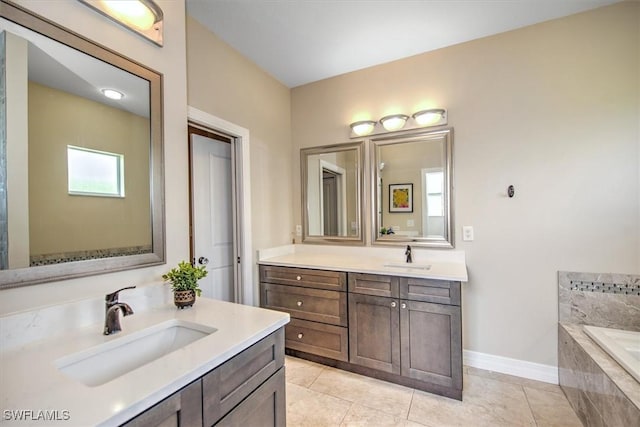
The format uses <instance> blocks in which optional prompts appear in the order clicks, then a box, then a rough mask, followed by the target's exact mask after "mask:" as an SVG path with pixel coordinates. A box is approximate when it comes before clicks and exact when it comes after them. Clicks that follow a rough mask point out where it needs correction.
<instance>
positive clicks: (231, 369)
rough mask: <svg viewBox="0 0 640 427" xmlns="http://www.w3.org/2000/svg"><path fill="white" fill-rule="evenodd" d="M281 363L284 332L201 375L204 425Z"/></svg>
mask: <svg viewBox="0 0 640 427" xmlns="http://www.w3.org/2000/svg"><path fill="white" fill-rule="evenodd" d="M282 366H284V332H283V330H282V329H279V330H278V331H276V332H274V333H273V334H271V335H269V336H268V337H266V338H264V339H263V340H261V341H259V342H257V343H256V344H254V345H252V346H251V347H249V348H248V349H246V350H244V351H243V352H242V353H240V354H238V355H237V356H235V357H233V358H232V359H229V360H228V361H227V362H225V363H224V364H222V365H220V366H218V367H217V368H215V369H214V370H213V371H211V372H210V373H208V374H207V375H205V376H204V377H203V378H202V396H203V400H202V411H203V419H204V424H205V425H208V426H210V425H213V424H214V423H215V422H217V421H218V420H219V419H220V418H222V417H223V416H224V415H225V414H227V413H228V412H229V411H231V410H232V409H233V408H234V407H235V406H236V405H238V404H239V403H240V402H241V401H242V400H244V398H245V397H247V396H248V395H249V394H250V393H251V392H253V390H255V389H256V388H257V387H258V386H259V385H260V384H262V383H263V382H264V381H266V380H267V379H268V378H269V377H270V376H271V375H273V374H274V373H275V372H276V371H277V370H278V369H280V368H281V367H282Z"/></svg>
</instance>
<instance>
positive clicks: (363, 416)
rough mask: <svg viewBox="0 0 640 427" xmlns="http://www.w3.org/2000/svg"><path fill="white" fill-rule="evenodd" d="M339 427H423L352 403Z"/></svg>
mask: <svg viewBox="0 0 640 427" xmlns="http://www.w3.org/2000/svg"><path fill="white" fill-rule="evenodd" d="M340 426H341V427H424V425H423V424H418V423H415V422H413V421H409V420H406V419H404V418H399V417H394V416H393V415H390V414H387V413H385V412H381V411H378V410H375V409H372V408H369V407H366V406H364V405H359V404H357V403H354V404H353V405H351V409H349V412H347V415H346V416H345V417H344V420H343V421H342V424H340Z"/></svg>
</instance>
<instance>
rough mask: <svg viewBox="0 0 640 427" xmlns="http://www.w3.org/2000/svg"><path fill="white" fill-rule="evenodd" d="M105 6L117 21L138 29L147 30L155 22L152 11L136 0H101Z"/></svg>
mask: <svg viewBox="0 0 640 427" xmlns="http://www.w3.org/2000/svg"><path fill="white" fill-rule="evenodd" d="M102 3H103V4H104V5H105V7H106V8H107V9H108V10H109V11H110V12H111V14H112V16H114V17H115V18H116V19H118V20H119V21H121V22H123V23H125V24H127V25H129V26H132V27H135V28H137V29H139V30H148V29H150V28H151V27H152V26H153V24H155V22H156V16H155V14H154V13H153V11H152V10H151V9H150V8H149V7H148V6H147V5H146V4H144V3H142V2H141V1H138V0H102Z"/></svg>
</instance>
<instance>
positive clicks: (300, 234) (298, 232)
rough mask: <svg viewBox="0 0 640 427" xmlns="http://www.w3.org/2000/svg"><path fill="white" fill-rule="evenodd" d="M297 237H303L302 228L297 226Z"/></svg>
mask: <svg viewBox="0 0 640 427" xmlns="http://www.w3.org/2000/svg"><path fill="white" fill-rule="evenodd" d="M296 236H302V226H301V225H296Z"/></svg>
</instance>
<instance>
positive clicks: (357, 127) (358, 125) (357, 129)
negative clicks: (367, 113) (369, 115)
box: [350, 120, 376, 136]
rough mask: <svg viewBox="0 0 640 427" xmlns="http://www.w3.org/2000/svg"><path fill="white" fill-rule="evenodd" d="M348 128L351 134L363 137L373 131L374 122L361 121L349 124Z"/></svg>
mask: <svg viewBox="0 0 640 427" xmlns="http://www.w3.org/2000/svg"><path fill="white" fill-rule="evenodd" d="M350 126H351V130H353V133H355V134H356V135H358V136H365V135H369V134H370V133H371V132H373V129H374V128H375V126H376V122H374V121H373V120H362V121H359V122H354V123H351V125H350Z"/></svg>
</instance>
